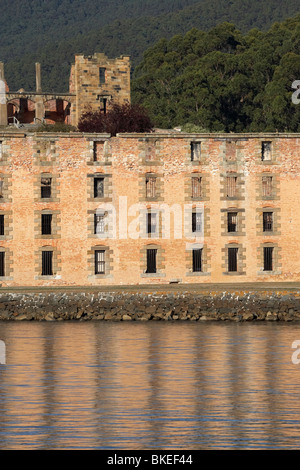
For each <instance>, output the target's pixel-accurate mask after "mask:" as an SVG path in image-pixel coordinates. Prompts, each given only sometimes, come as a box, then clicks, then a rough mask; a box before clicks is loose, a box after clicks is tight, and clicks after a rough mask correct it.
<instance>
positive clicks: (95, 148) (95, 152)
mask: <svg viewBox="0 0 300 470" xmlns="http://www.w3.org/2000/svg"><path fill="white" fill-rule="evenodd" d="M97 160H98V152H97V142H94V143H93V161H94V162H96V161H97Z"/></svg>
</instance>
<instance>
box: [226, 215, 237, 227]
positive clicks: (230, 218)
mask: <svg viewBox="0 0 300 470" xmlns="http://www.w3.org/2000/svg"><path fill="white" fill-rule="evenodd" d="M237 218H238V214H237V212H228V214H227V228H228V232H237V231H238V230H237Z"/></svg>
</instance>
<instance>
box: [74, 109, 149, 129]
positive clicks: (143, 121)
mask: <svg viewBox="0 0 300 470" xmlns="http://www.w3.org/2000/svg"><path fill="white" fill-rule="evenodd" d="M78 130H79V131H80V132H105V133H108V134H111V135H116V134H117V133H121V132H151V131H152V130H153V124H152V122H151V119H150V118H149V116H148V113H147V111H146V110H145V108H143V107H141V106H140V105H133V104H123V105H118V104H113V105H112V107H111V108H110V109H109V111H108V112H107V113H106V114H104V113H103V112H101V111H96V112H91V111H88V112H86V113H84V114H83V115H82V116H81V118H80V121H79V123H78Z"/></svg>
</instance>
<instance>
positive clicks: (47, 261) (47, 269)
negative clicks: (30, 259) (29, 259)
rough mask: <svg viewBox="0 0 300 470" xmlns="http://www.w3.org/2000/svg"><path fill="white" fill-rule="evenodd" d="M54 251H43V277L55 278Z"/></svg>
mask: <svg viewBox="0 0 300 470" xmlns="http://www.w3.org/2000/svg"><path fill="white" fill-rule="evenodd" d="M52 264H53V251H42V276H53V265H52Z"/></svg>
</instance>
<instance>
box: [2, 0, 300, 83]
mask: <svg viewBox="0 0 300 470" xmlns="http://www.w3.org/2000/svg"><path fill="white" fill-rule="evenodd" d="M1 6H2V8H1V15H0V60H1V61H3V62H5V73H6V79H7V81H8V84H9V87H10V89H11V90H18V89H20V88H25V89H26V90H28V91H30V90H34V87H35V69H34V63H35V62H40V63H41V65H42V86H43V89H44V90H45V91H50V92H51V91H56V92H65V91H67V90H68V86H69V85H68V80H69V75H70V66H71V64H72V63H73V62H74V55H75V54H88V55H90V54H93V53H94V52H104V53H106V54H107V55H108V56H109V57H118V56H119V55H130V56H131V59H132V64H133V67H135V66H136V65H137V64H138V63H139V62H140V61H141V59H142V56H143V53H144V52H145V51H146V50H147V49H148V48H149V46H151V45H154V44H155V43H157V42H158V41H159V40H160V39H162V38H167V39H171V38H172V37H173V36H174V35H184V34H186V33H187V32H188V31H190V30H191V29H192V28H198V29H200V30H203V31H209V30H210V29H211V28H213V27H214V26H216V25H217V24H219V23H222V22H231V23H234V24H235V25H236V27H237V28H238V29H239V30H240V31H242V32H243V33H246V32H247V31H249V30H250V29H251V28H253V27H256V28H259V29H261V30H263V31H266V30H267V29H268V28H270V26H271V25H272V23H274V22H275V21H281V20H283V19H285V18H288V17H290V16H293V15H295V14H296V13H298V12H299V0H289V2H283V0H264V2H261V0H230V1H228V0H201V1H200V0H172V1H170V0H143V1H142V0H110V1H109V2H108V1H106V0H97V1H95V0H14V1H11V0H2V4H1ZM200 35H201V34H200ZM204 37H205V38H206V41H205V42H204V43H203V44H199V47H200V48H202V49H201V50H200V49H197V48H196V49H192V50H191V52H190V54H191V55H194V54H196V55H199V54H200V53H201V52H202V53H205V52H207V51H208V50H220V51H221V52H222V50H221V49H220V45H219V44H218V41H221V42H222V38H221V37H220V38H216V37H212V36H205V35H204ZM187 40H193V39H192V38H191V37H190V38H189V39H187ZM172 41H173V46H172V47H173V48H174V50H175V52H176V53H178V54H180V53H181V50H180V48H182V47H184V48H185V47H186V46H187V44H185V45H183V44H181V43H180V39H179V38H177V39H174V40H172ZM176 41H177V49H176V47H175V46H176ZM210 41H212V42H211V43H210ZM213 41H215V42H213ZM227 47H228V48H229V49H230V48H231V47H234V43H233V44H230V43H229V44H228V46H227ZM169 60H170V58H169ZM187 60H189V58H188V57H187Z"/></svg>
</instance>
